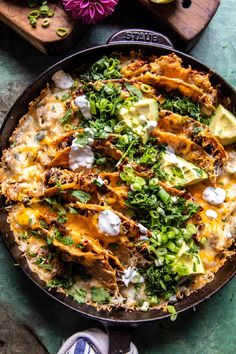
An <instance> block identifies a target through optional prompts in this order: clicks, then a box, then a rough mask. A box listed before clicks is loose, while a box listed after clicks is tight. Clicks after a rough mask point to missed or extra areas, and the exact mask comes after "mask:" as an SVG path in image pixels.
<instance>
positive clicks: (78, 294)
mask: <svg viewBox="0 0 236 354" xmlns="http://www.w3.org/2000/svg"><path fill="white" fill-rule="evenodd" d="M68 294H69V295H71V296H72V297H73V298H74V299H75V300H76V301H77V302H78V303H79V304H84V303H85V299H86V295H87V292H86V291H85V290H83V289H81V288H78V287H76V286H74V287H73V288H72V289H71V290H70V291H68Z"/></svg>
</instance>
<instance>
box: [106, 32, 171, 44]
mask: <svg viewBox="0 0 236 354" xmlns="http://www.w3.org/2000/svg"><path fill="white" fill-rule="evenodd" d="M114 42H119V43H124V42H125V43H127V42H142V43H147V44H149V43H151V44H157V45H162V46H163V45H164V46H166V47H171V48H174V46H173V43H172V42H171V40H170V39H169V38H168V37H166V36H164V35H163V34H162V33H159V32H154V31H149V30H144V29H139V28H133V29H125V30H123V31H119V32H116V33H115V34H113V35H112V36H111V37H110V38H109V39H108V41H107V43H108V44H109V43H114Z"/></svg>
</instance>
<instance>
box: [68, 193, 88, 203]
mask: <svg viewBox="0 0 236 354" xmlns="http://www.w3.org/2000/svg"><path fill="white" fill-rule="evenodd" d="M71 195H72V196H73V197H75V198H77V199H79V201H80V203H83V204H86V203H88V201H89V200H90V199H91V194H89V193H87V192H83V191H73V192H72V193H71Z"/></svg>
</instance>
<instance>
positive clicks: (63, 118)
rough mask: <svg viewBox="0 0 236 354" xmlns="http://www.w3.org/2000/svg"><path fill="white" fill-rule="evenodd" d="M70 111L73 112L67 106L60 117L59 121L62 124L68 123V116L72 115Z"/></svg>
mask: <svg viewBox="0 0 236 354" xmlns="http://www.w3.org/2000/svg"><path fill="white" fill-rule="evenodd" d="M72 113H73V111H72V109H71V108H69V109H68V111H67V112H66V114H65V115H64V116H63V117H62V118H60V123H62V124H65V123H68V121H69V120H70V118H71V116H72Z"/></svg>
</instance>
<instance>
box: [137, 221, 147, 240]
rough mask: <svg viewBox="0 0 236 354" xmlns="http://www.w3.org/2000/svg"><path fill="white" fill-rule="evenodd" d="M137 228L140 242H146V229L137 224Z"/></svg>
mask: <svg viewBox="0 0 236 354" xmlns="http://www.w3.org/2000/svg"><path fill="white" fill-rule="evenodd" d="M138 228H139V232H140V234H141V235H140V240H141V241H145V240H148V236H147V233H148V229H147V228H146V227H145V226H143V225H142V224H138Z"/></svg>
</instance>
